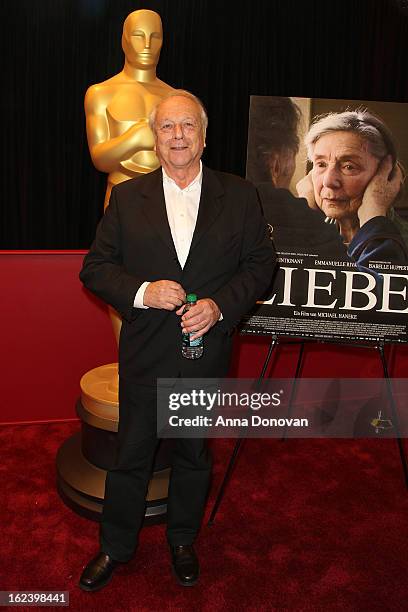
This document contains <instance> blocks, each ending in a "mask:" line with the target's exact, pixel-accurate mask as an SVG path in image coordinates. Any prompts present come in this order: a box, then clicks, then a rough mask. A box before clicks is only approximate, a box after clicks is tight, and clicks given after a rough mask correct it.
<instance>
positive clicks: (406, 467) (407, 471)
mask: <svg viewBox="0 0 408 612" xmlns="http://www.w3.org/2000/svg"><path fill="white" fill-rule="evenodd" d="M305 342H306V340H298V341H296V340H295V341H293V342H290V344H300V350H299V355H298V359H297V364H296V372H295V377H294V381H293V386H292V390H291V394H290V399H289V405H288V412H290V410H291V407H292V403H293V401H294V399H295V395H296V390H297V384H298V380H299V378H300V371H301V367H302V363H303V354H304V347H305ZM336 342H337V344H347V345H350V343H349V342H341V341H340V342H339V341H336ZM279 344H282V342H280V341H279V337H278V336H272V340H271V342H270V345H269V349H268V353H267V356H266V359H265V362H264V364H263V366H262V371H261V374H260V375H259V378H258V384H259V383H260V382H261V381H262V380H263V379H264V378H265V374H266V371H267V369H268V365H269V362H270V360H271V357H272V353H273V352H274V350H275V349H276V347H277V346H278V345H279ZM353 346H357V347H360V348H371V347H373V346H372V345H371V344H366V345H363V344H358V345H356V344H354V343H353ZM373 348H375V349H376V350H377V351H378V354H379V356H380V360H381V365H382V368H383V376H384V378H385V380H386V383H387V395H388V398H389V402H390V406H391V413H392V419H393V424H394V427H395V431H396V434H397V435H396V439H397V444H398V449H399V454H400V459H401V465H402V471H403V474H404V481H405V486H406V488H407V490H408V464H407V458H406V455H405V449H404V445H403V442H402V439H401V432H400V427H399V419H398V413H397V409H396V406H395V400H394V395H393V392H392V386H391V381H390V376H389V372H388V366H387V361H386V359H385V353H384V342H380V343H379V344H378V345H374V347H373ZM243 440H245V438H244V436H243V435H242V436H240V437H239V438H238V439H237V441H236V443H235V446H234V448H233V451H232V454H231V457H230V460H229V462H228V466H227V469H226V471H225V474H224V478H223V481H222V483H221V486H220V489H219V491H218V495H217V498H216V500H215V503H214V506H213V509H212V511H211V515H210V518H209V520H208V524H209V525H212V524H213V523H214V521H215V516H216V514H217V512H218V508H219V506H220V504H221V501H222V499H223V497H224V493H225V489H226V486H227V484H228V482H229V480H230V478H231V474H232V470H233V468H234V465H235V462H236V459H237V456H238V452H239V449H240V448H241V445H242V442H243ZM283 440H285V434H284V436H283Z"/></svg>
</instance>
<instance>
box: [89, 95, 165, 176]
mask: <svg viewBox="0 0 408 612" xmlns="http://www.w3.org/2000/svg"><path fill="white" fill-rule="evenodd" d="M107 104H108V96H107V95H106V94H105V93H104V91H103V88H102V86H98V85H93V86H92V87H90V88H89V89H88V91H87V93H86V96H85V114H86V133H87V137H88V144H89V150H90V153H91V157H92V161H93V163H94V165H95V167H96V168H97V169H98V170H101V171H102V172H108V173H109V172H114V171H115V170H119V169H120V164H121V162H122V161H123V160H126V159H129V158H130V157H132V155H134V154H135V153H137V152H138V151H143V150H148V149H151V150H153V147H154V137H153V133H152V131H151V129H150V127H149V124H148V120H147V118H143V119H140V120H139V121H137V122H136V123H135V124H134V125H132V126H131V127H130V128H128V129H127V130H126V131H125V132H124V133H123V134H121V135H120V136H116V137H113V138H111V137H110V133H109V122H108V117H107V114H106V111H107Z"/></svg>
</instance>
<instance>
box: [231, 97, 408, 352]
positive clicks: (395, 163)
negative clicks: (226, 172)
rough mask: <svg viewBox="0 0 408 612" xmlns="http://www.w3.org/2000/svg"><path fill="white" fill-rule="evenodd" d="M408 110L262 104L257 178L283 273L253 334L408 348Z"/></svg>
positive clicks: (250, 327)
mask: <svg viewBox="0 0 408 612" xmlns="http://www.w3.org/2000/svg"><path fill="white" fill-rule="evenodd" d="M407 119H408V105H407V104H400V103H389V102H368V101H361V100H323V99H310V98H289V97H271V96H252V97H251V105H250V117H249V134H248V157H247V178H249V179H250V180H252V181H253V182H254V183H255V185H256V186H257V189H258V193H259V197H260V201H261V204H262V207H263V210H264V215H265V217H266V219H267V222H268V224H269V228H270V235H271V239H272V240H273V242H274V245H275V248H276V250H277V252H278V260H279V269H278V271H277V273H276V276H275V279H274V283H273V287H272V289H271V292H270V294H269V295H268V296H265V300H264V301H263V302H260V303H258V305H257V307H256V309H255V310H254V311H253V312H252V313H250V314H249V316H248V317H246V319H245V320H244V324H243V331H245V332H247V333H273V334H277V335H282V336H283V335H289V336H290V335H296V336H303V337H316V338H330V339H333V338H348V339H356V340H372V341H379V340H380V341H392V342H406V341H407V340H408V336H407V329H408V328H407V323H406V321H407V313H408V287H407V285H408V196H407V195H406V194H405V191H404V179H405V170H404V167H407V162H408V130H407V126H408V121H407Z"/></svg>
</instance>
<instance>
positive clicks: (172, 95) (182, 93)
mask: <svg viewBox="0 0 408 612" xmlns="http://www.w3.org/2000/svg"><path fill="white" fill-rule="evenodd" d="M179 96H181V97H183V98H188V99H189V100H192V101H193V102H195V104H197V106H198V107H199V109H200V118H201V126H202V128H203V130H204V134H205V131H206V129H207V126H208V117H207V112H206V110H205V106H204V104H203V103H202V102H201V100H200V98H197V96H195V95H194V94H192V93H190V92H189V91H187V90H186V89H173V90H172V91H170V92H169V93H168V94H166V95H165V96H164V97H163V98H162V99H161V100H160V102H159V103H158V104H156V106H155V107H154V108H152V110H151V111H150V114H149V126H150V128H151V130H152V132H154V131H155V130H154V127H155V122H156V115H157V110H158V108H159V107H160V105H161V104H163V102H165V101H166V100H168V99H169V98H175V97H179Z"/></svg>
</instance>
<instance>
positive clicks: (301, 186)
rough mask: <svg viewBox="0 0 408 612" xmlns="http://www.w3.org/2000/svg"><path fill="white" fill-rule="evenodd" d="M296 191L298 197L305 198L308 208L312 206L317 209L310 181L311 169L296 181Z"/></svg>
mask: <svg viewBox="0 0 408 612" xmlns="http://www.w3.org/2000/svg"><path fill="white" fill-rule="evenodd" d="M296 191H297V193H298V196H299V198H306V200H307V203H308V205H309V208H313V210H319V207H318V206H317V204H316V201H315V195H314V187H313V181H312V170H310V172H309V173H308V174H306V176H304V177H303V178H302V179H300V181H298V182H297V183H296Z"/></svg>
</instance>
